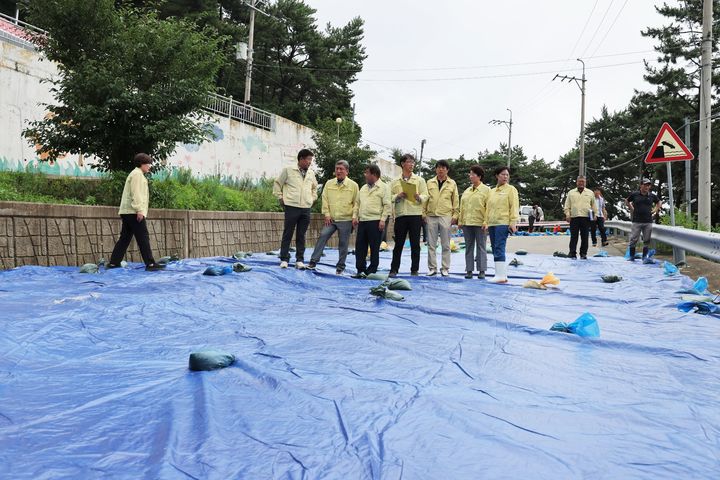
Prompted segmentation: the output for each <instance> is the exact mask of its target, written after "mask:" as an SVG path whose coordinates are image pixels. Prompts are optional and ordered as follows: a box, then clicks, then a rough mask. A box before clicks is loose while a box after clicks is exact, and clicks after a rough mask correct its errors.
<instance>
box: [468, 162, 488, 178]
mask: <svg viewBox="0 0 720 480" xmlns="http://www.w3.org/2000/svg"><path fill="white" fill-rule="evenodd" d="M470 171H471V172H473V173H474V174H475V175H477V176H478V177H480V180H482V179H484V178H485V169H484V168H483V167H481V166H480V165H473V166H472V167H470Z"/></svg>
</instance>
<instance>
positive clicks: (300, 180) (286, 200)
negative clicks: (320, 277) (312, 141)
mask: <svg viewBox="0 0 720 480" xmlns="http://www.w3.org/2000/svg"><path fill="white" fill-rule="evenodd" d="M314 156H315V155H314V154H313V152H311V151H310V150H308V149H306V148H303V149H302V150H300V152H298V155H297V159H298V162H297V165H294V166H292V167H285V168H283V170H282V172H280V175H278V177H277V178H276V179H275V183H274V184H273V195H275V197H276V198H277V199H278V200H279V201H280V204H281V205H282V206H283V209H284V210H285V225H284V227H283V234H282V242H281V243H280V268H287V267H288V262H289V261H290V242H291V241H292V237H293V233H295V267H296V268H299V269H304V268H305V233H307V229H308V226H310V209H311V208H312V206H313V203H315V200H317V187H318V184H317V180H316V178H315V172H313V171H312V170H311V169H310V164H311V163H312V161H313V158H314Z"/></svg>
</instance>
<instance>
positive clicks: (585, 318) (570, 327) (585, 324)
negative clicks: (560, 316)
mask: <svg viewBox="0 0 720 480" xmlns="http://www.w3.org/2000/svg"><path fill="white" fill-rule="evenodd" d="M550 330H552V331H555V332H564V333H574V334H575V335H578V336H580V337H599V336H600V326H599V325H598V322H597V319H596V318H595V317H594V316H593V315H592V314H591V313H588V312H585V313H583V314H582V315H580V316H579V317H578V318H577V320H575V321H574V322H572V323H569V324H568V323H564V322H558V323H555V324H553V326H552V327H550Z"/></svg>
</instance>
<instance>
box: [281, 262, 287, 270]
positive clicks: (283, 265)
mask: <svg viewBox="0 0 720 480" xmlns="http://www.w3.org/2000/svg"><path fill="white" fill-rule="evenodd" d="M287 267H288V263H287V262H284V261H283V262H280V268H287Z"/></svg>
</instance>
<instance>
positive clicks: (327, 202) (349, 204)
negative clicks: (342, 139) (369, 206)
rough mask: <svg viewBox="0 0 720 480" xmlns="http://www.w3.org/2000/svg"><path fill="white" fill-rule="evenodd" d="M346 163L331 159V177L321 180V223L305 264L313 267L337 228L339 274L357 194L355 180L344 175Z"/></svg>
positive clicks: (347, 165)
mask: <svg viewBox="0 0 720 480" xmlns="http://www.w3.org/2000/svg"><path fill="white" fill-rule="evenodd" d="M349 171H350V164H349V163H348V162H346V161H345V160H339V161H337V162H336V163H335V178H333V179H332V180H328V181H327V182H326V183H325V186H324V187H323V191H322V213H323V215H324V216H325V227H324V228H323V229H322V232H320V238H319V239H318V241H317V243H316V244H315V249H314V250H313V253H312V256H311V257H310V263H309V264H308V268H310V269H313V268H315V266H316V265H317V263H318V262H319V261H320V257H321V256H322V253H323V250H324V249H325V245H326V244H327V242H328V240H330V237H332V236H333V234H334V233H335V232H338V240H339V243H338V255H339V256H338V262H337V264H336V265H335V273H336V274H337V275H342V273H343V271H344V270H345V260H346V259H347V254H348V244H349V243H350V235H352V229H353V224H352V218H353V210H354V209H355V203H356V202H357V196H358V190H359V189H358V184H357V183H355V182H354V181H353V180H352V179H350V178H348V173H349Z"/></svg>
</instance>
